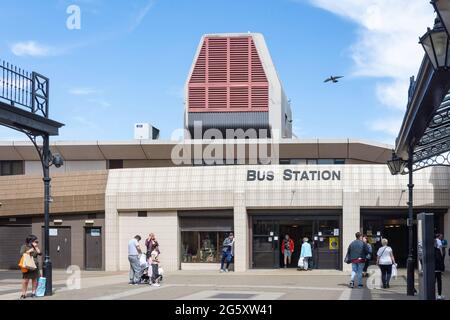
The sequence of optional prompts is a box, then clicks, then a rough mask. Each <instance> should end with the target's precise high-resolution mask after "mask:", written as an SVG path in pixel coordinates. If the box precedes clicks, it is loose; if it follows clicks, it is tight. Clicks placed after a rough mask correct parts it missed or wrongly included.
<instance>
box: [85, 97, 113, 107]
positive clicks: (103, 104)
mask: <svg viewBox="0 0 450 320" xmlns="http://www.w3.org/2000/svg"><path fill="white" fill-rule="evenodd" d="M89 102H92V103H95V104H97V105H99V106H100V107H102V108H103V109H108V108H109V107H111V103H109V102H108V101H106V100H104V99H89Z"/></svg>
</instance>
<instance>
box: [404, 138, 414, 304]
mask: <svg viewBox="0 0 450 320" xmlns="http://www.w3.org/2000/svg"><path fill="white" fill-rule="evenodd" d="M407 165H408V192H409V193H408V220H407V226H408V246H409V248H408V259H407V260H406V270H407V278H406V279H407V284H406V286H407V287H406V292H407V295H408V296H414V293H415V289H414V246H413V241H414V235H413V232H414V230H413V221H414V211H413V188H414V184H413V148H412V147H410V148H409V150H408V164H407Z"/></svg>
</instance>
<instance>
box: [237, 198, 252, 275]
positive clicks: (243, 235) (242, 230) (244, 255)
mask: <svg viewBox="0 0 450 320" xmlns="http://www.w3.org/2000/svg"><path fill="white" fill-rule="evenodd" d="M234 236H235V243H234V270H235V271H236V272H243V271H247V269H248V265H249V252H248V247H249V246H248V216H247V208H246V207H245V193H244V192H235V194H234Z"/></svg>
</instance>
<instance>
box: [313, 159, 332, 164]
mask: <svg viewBox="0 0 450 320" xmlns="http://www.w3.org/2000/svg"><path fill="white" fill-rule="evenodd" d="M317 164H334V160H333V159H318V160H317Z"/></svg>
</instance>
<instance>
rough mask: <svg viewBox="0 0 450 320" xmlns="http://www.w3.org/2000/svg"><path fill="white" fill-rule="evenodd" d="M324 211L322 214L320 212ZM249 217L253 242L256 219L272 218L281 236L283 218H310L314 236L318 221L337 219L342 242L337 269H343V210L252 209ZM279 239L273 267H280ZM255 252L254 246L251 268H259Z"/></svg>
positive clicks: (251, 240) (294, 219)
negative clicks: (255, 260)
mask: <svg viewBox="0 0 450 320" xmlns="http://www.w3.org/2000/svg"><path fill="white" fill-rule="evenodd" d="M320 213H322V214H320ZM249 217H250V225H251V229H252V234H251V238H250V239H249V240H250V242H251V243H253V238H254V237H255V233H254V230H253V227H254V222H255V220H270V221H273V222H274V225H275V224H276V225H277V230H276V232H277V234H278V236H279V231H280V221H281V220H291V219H292V221H293V222H294V221H296V220H308V221H312V225H313V236H314V234H316V233H317V228H318V227H317V222H318V221H321V220H337V221H338V223H339V243H340V247H339V253H338V256H339V262H338V266H337V267H338V269H337V270H342V267H343V264H342V261H341V260H342V259H341V257H342V254H343V252H344V250H343V248H342V235H343V230H342V225H343V221H342V218H343V217H342V211H340V210H305V211H304V212H302V211H299V210H278V209H277V210H265V211H259V210H254V211H253V210H252V211H250V212H249ZM278 239H279V241H278V243H277V247H276V248H275V249H274V255H275V260H274V261H275V262H274V267H273V269H280V255H279V252H278V251H279V250H280V244H279V243H280V241H281V238H280V237H279V238H278ZM254 254H255V251H254V249H253V246H252V251H251V254H250V255H249V256H250V259H251V261H250V268H251V269H259V268H255V267H254Z"/></svg>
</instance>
